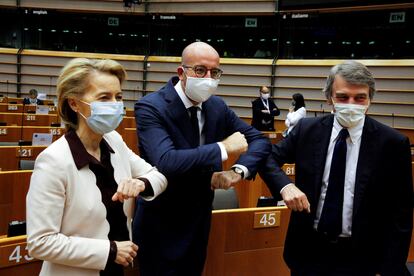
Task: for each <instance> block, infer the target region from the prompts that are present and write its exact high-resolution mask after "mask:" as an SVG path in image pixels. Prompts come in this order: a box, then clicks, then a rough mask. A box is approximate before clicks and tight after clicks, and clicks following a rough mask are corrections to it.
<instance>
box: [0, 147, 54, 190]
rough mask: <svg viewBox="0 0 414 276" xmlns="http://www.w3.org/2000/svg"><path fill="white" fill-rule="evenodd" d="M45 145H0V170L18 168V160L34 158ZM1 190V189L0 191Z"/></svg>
mask: <svg viewBox="0 0 414 276" xmlns="http://www.w3.org/2000/svg"><path fill="white" fill-rule="evenodd" d="M45 148H46V146H0V156H2V157H3V158H0V171H15V170H18V169H19V161H20V160H35V159H36V157H37V156H38V155H39V153H40V152H42V151H43V150H44V149H45ZM0 192H1V191H0Z"/></svg>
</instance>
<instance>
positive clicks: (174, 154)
mask: <svg viewBox="0 0 414 276" xmlns="http://www.w3.org/2000/svg"><path fill="white" fill-rule="evenodd" d="M177 81H178V78H177V77H174V78H172V79H171V80H170V81H169V82H168V83H167V85H165V86H164V87H163V88H161V89H160V90H159V91H157V92H155V93H151V94H150V95H147V96H145V97H143V98H142V99H140V100H139V101H138V102H137V103H136V104H135V116H136V121H137V130H138V136H139V146H140V153H141V156H142V157H143V158H144V159H145V160H146V161H147V162H149V163H150V164H152V165H154V166H156V167H157V168H158V170H159V171H160V172H161V173H163V174H164V175H165V176H166V177H167V179H168V186H167V189H166V191H164V192H163V193H162V194H161V195H160V196H158V197H157V198H156V199H154V200H152V201H144V200H138V208H137V209H138V211H137V213H136V215H135V219H134V240H135V241H136V242H137V244H138V245H139V247H140V250H139V254H140V255H141V256H144V255H146V254H148V253H147V252H155V253H154V254H153V255H157V257H159V258H166V259H169V260H176V265H178V263H182V262H184V263H185V261H184V259H188V252H189V250H190V249H194V248H197V250H195V251H197V253H194V254H200V255H203V254H205V250H206V246H207V239H208V233H209V230H210V216H211V206H212V201H213V194H214V193H213V191H212V190H211V176H212V174H213V172H215V171H221V170H222V161H221V151H220V148H219V146H218V145H217V144H216V142H219V141H222V140H224V139H225V138H226V137H228V136H229V135H231V134H233V133H234V132H237V131H240V132H241V133H242V134H244V135H245V137H246V140H247V142H248V144H249V148H248V150H247V152H246V153H245V154H243V155H241V156H240V158H239V159H238V160H237V162H236V163H237V164H241V165H244V166H245V167H246V168H247V169H248V170H249V172H250V173H251V176H254V175H255V174H256V172H257V167H258V166H259V164H262V163H263V162H264V161H265V159H266V158H267V156H268V155H269V153H270V149H271V145H270V143H269V141H268V139H267V138H266V137H264V136H263V135H262V134H261V133H260V132H259V131H257V130H256V129H254V128H253V127H251V126H249V125H247V124H246V123H245V122H244V121H242V120H241V119H240V118H239V117H237V116H236V114H235V113H234V112H233V111H232V110H231V109H230V108H229V107H228V106H227V105H226V104H225V103H224V101H223V100H222V99H221V98H219V97H216V96H212V97H210V98H209V99H208V100H207V101H205V102H204V103H203V104H202V107H203V108H202V112H203V113H204V115H205V122H204V127H203V134H204V137H205V144H204V145H200V146H198V147H195V148H194V147H193V146H192V145H191V139H189V138H190V137H191V132H190V129H191V123H190V117H189V115H188V112H187V110H186V109H185V106H184V104H183V102H182V101H181V99H180V97H179V96H178V93H177V91H176V90H175V88H174V85H175V84H176V83H177ZM144 257H145V256H144ZM145 258H146V257H145ZM201 258H204V257H203V256H201ZM151 261H154V262H157V261H159V260H158V259H157V260H156V259H153V260H151ZM147 265H148V264H147ZM186 265H188V266H189V265H194V264H191V263H187V264H186ZM201 270H202V268H201Z"/></svg>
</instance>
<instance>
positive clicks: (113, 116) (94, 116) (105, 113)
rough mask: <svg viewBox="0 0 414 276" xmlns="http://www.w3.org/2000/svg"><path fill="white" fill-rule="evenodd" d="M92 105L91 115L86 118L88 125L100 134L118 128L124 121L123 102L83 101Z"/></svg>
mask: <svg viewBox="0 0 414 276" xmlns="http://www.w3.org/2000/svg"><path fill="white" fill-rule="evenodd" d="M81 102H83V103H85V104H87V105H89V106H90V107H91V116H89V117H88V118H86V117H85V116H84V115H83V114H82V113H80V112H79V114H80V115H81V116H82V117H83V118H85V120H86V123H87V124H88V126H89V127H90V128H91V129H92V130H93V131H94V132H96V133H98V134H102V135H103V134H105V133H108V132H111V131H113V130H114V129H116V128H117V127H118V126H119V124H120V123H121V121H122V118H123V115H124V114H123V113H124V103H123V102H92V103H87V102H84V101H81Z"/></svg>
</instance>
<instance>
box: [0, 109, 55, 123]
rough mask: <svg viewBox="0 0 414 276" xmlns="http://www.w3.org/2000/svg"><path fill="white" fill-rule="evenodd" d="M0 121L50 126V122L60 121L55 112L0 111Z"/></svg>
mask: <svg viewBox="0 0 414 276" xmlns="http://www.w3.org/2000/svg"><path fill="white" fill-rule="evenodd" d="M0 122H6V123H7V125H8V126H13V125H23V126H50V125H51V124H52V123H60V119H59V118H58V116H57V114H32V113H10V112H0Z"/></svg>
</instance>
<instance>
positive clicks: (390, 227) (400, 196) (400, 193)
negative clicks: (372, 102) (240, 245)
mask: <svg viewBox="0 0 414 276" xmlns="http://www.w3.org/2000/svg"><path fill="white" fill-rule="evenodd" d="M333 120H334V116H333V115H328V116H325V117H318V118H305V119H303V120H301V121H300V122H299V124H298V125H297V126H296V127H295V128H294V129H293V130H292V132H291V133H290V135H289V136H288V137H287V139H285V140H282V141H281V142H280V143H279V144H277V145H273V149H272V154H271V156H269V159H268V160H267V163H266V165H265V167H264V168H263V170H262V171H261V176H262V178H263V179H264V180H265V182H266V183H267V184H268V186H269V188H270V190H271V192H272V194H273V195H274V196H275V197H279V198H280V190H281V188H283V187H284V186H285V185H286V184H288V183H290V182H291V181H290V180H289V178H288V177H287V176H286V175H285V174H284V173H283V171H281V169H280V167H281V166H282V164H284V163H295V164H296V186H297V187H298V188H299V189H300V190H302V191H303V192H304V193H305V194H306V196H307V198H308V200H309V202H310V206H311V213H310V214H308V213H305V212H292V215H291V218H290V224H289V228H288V233H287V237H286V241H285V250H284V258H285V261H286V263H287V264H288V266H289V267H290V268H293V269H297V268H300V267H301V266H303V265H304V264H306V260H307V259H308V257H309V254H312V248H309V246H310V244H311V239H312V238H311V237H312V231H313V222H314V219H315V212H316V208H317V206H318V200H319V195H320V190H321V185H322V177H323V172H324V166H325V161H326V153H327V149H328V144H329V140H330V136H331V131H332V124H333ZM412 219H413V186H412V176H411V154H410V145H409V140H408V138H407V137H405V136H403V135H402V134H400V133H399V132H397V131H395V130H394V129H392V128H390V127H387V126H385V125H383V124H381V123H379V122H377V121H375V120H373V119H371V118H370V117H368V116H367V117H366V119H365V124H364V128H363V132H362V137H361V148H360V152H359V159H358V164H357V172H356V180H355V192H354V206H353V218H352V244H353V250H354V253H355V257H356V259H357V260H363V262H364V263H361V264H360V265H361V266H363V267H366V268H368V270H373V271H377V272H379V273H381V275H382V276H385V275H404V272H403V271H404V268H405V262H406V259H407V255H408V250H409V246H410V239H411V231H412V223H413V222H412Z"/></svg>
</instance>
